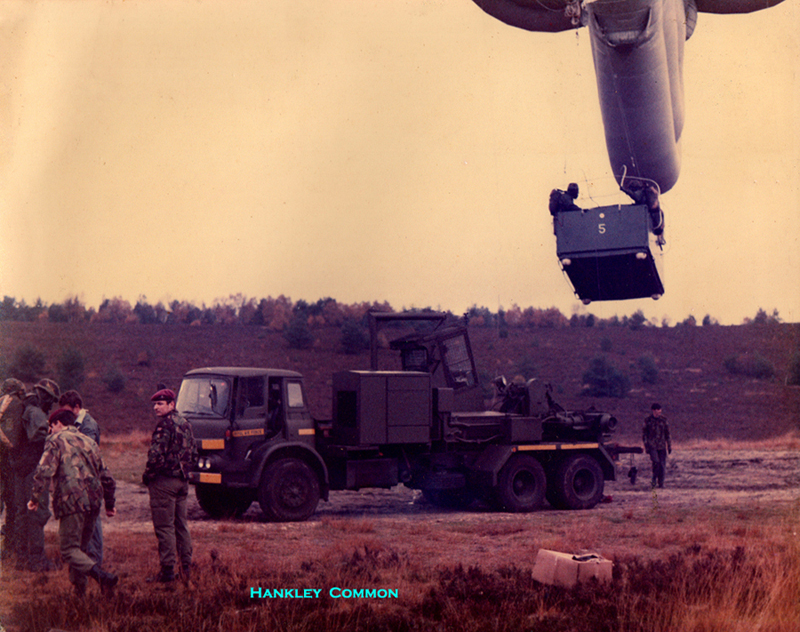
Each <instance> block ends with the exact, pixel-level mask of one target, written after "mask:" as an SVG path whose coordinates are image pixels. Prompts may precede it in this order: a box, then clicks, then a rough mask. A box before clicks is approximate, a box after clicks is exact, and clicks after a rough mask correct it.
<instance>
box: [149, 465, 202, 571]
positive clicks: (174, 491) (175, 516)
mask: <svg viewBox="0 0 800 632" xmlns="http://www.w3.org/2000/svg"><path fill="white" fill-rule="evenodd" d="M148 489H149V491H150V512H151V513H152V516H153V529H154V530H155V532H156V538H157V539H158V557H159V560H160V562H161V566H172V567H174V566H175V563H176V561H180V564H181V567H183V568H188V567H189V566H190V565H191V563H192V537H191V535H189V524H188V519H187V517H186V510H187V505H188V498H189V483H188V482H186V481H182V480H180V479H179V478H168V477H165V476H158V477H156V479H155V480H154V481H153V482H152V483H150V485H149V487H148ZM176 553H177V556H176Z"/></svg>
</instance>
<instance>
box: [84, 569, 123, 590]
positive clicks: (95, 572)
mask: <svg viewBox="0 0 800 632" xmlns="http://www.w3.org/2000/svg"><path fill="white" fill-rule="evenodd" d="M89 577H91V578H92V579H94V580H96V581H97V583H98V584H100V592H102V593H103V594H104V595H105V594H108V593H110V592H111V591H112V590H114V587H115V586H116V585H117V583H118V582H119V577H117V576H116V575H114V574H113V573H107V572H106V571H104V570H103V569H102V568H100V567H99V566H98V565H97V564H95V565H94V566H92V570H90V571H89Z"/></svg>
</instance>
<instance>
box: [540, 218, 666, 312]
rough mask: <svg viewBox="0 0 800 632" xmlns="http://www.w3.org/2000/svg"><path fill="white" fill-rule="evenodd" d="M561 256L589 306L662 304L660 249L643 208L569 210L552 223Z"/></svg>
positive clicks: (560, 259) (576, 290) (577, 289)
mask: <svg viewBox="0 0 800 632" xmlns="http://www.w3.org/2000/svg"><path fill="white" fill-rule="evenodd" d="M553 227H554V231H555V234H556V254H557V255H558V260H559V262H560V263H561V267H562V269H563V270H564V272H566V274H567V277H569V280H570V282H571V283H572V286H573V288H574V289H575V294H577V295H578V298H580V299H581V300H582V301H583V302H584V303H588V302H590V301H616V300H624V299H630V298H647V297H650V298H654V299H657V298H660V297H661V295H662V294H663V293H664V284H663V282H662V280H661V278H662V275H661V270H660V268H661V247H660V246H659V245H658V244H657V243H656V237H655V235H653V233H652V231H651V223H650V214H649V212H648V210H647V206H645V205H643V204H628V205H625V204H617V205H613V206H601V207H598V208H592V209H576V210H567V211H561V212H559V213H557V214H556V215H555V216H554V217H553Z"/></svg>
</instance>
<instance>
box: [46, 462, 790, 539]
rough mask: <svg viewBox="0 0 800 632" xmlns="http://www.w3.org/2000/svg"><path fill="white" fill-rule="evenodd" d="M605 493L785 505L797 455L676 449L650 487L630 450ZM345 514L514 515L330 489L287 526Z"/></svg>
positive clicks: (130, 508) (406, 492)
mask: <svg viewBox="0 0 800 632" xmlns="http://www.w3.org/2000/svg"><path fill="white" fill-rule="evenodd" d="M631 465H635V466H636V467H637V469H638V476H637V480H636V483H635V484H631V481H630V479H629V477H628V471H629V468H630V467H631ZM605 494H606V499H605V502H603V503H601V504H600V505H598V506H597V507H596V508H594V509H592V510H589V512H588V513H592V512H601V513H602V515H603V516H604V517H606V518H609V519H615V518H620V519H622V517H623V516H625V515H630V514H631V513H632V512H642V511H652V510H653V509H654V508H658V507H661V508H663V509H674V510H685V511H686V512H693V511H695V510H699V509H703V508H708V507H717V508H725V507H728V508H731V509H735V508H738V507H751V508H752V507H754V506H770V505H773V504H777V505H782V504H784V503H792V502H794V501H797V500H799V499H800V452H798V451H796V450H788V449H777V450H776V449H771V450H766V449H741V450H727V449H726V450H715V449H706V448H703V449H698V448H692V449H681V448H680V447H677V448H676V449H675V450H674V451H673V453H672V455H671V456H670V457H669V459H668V465H667V475H666V485H665V488H664V489H657V490H655V491H654V490H651V488H650V463H649V459H647V457H646V456H643V455H636V456H635V457H634V458H633V459H631V458H630V456H624V457H623V458H622V460H621V462H620V464H619V465H618V474H617V480H616V481H613V482H609V481H607V482H606V488H605ZM190 496H191V501H190V508H189V515H190V518H191V520H192V523H193V525H192V526H193V529H194V530H199V531H202V530H204V529H208V528H212V529H214V528H216V525H217V524H218V522H219V521H216V520H211V519H209V518H207V517H206V515H205V514H204V513H203V511H202V510H201V509H200V506H199V505H198V504H197V501H196V499H195V498H194V493H193V492H192V493H191V495H190ZM117 507H118V515H117V517H116V518H114V519H113V520H109V521H107V522H106V529H107V531H108V532H109V534H110V533H113V532H114V531H129V530H133V531H139V530H141V529H144V530H150V529H151V528H152V527H151V524H150V512H149V506H148V496H147V491H146V489H145V488H144V487H143V486H141V485H138V484H134V483H130V482H125V481H119V482H118V491H117ZM586 513H587V512H573V511H555V510H552V509H550V508H549V507H547V508H545V509H543V510H541V511H539V512H535V513H534V514H528V516H529V517H531V518H533V517H535V516H536V515H543V516H551V515H553V514H557V515H558V516H559V519H560V520H562V521H563V520H570V519H576V520H581V519H582V517H583V518H585V517H586ZM349 518H369V519H371V520H372V521H373V522H375V521H388V522H392V521H396V520H402V521H425V520H431V519H434V520H435V519H437V518H445V519H447V520H449V521H453V520H456V521H459V522H470V523H485V524H491V523H497V522H498V521H503V520H509V519H517V520H519V519H521V518H522V517H521V516H519V515H515V514H506V513H497V512H493V511H490V510H489V509H488V508H485V507H482V506H481V505H480V504H475V505H473V506H472V507H471V508H470V509H469V510H467V511H460V510H459V511H456V510H445V509H441V508H438V507H434V506H432V505H430V504H429V503H427V502H426V501H425V500H424V499H423V498H422V495H421V493H420V492H419V491H416V490H411V489H408V488H406V487H404V486H403V485H398V486H397V487H394V488H392V489H389V490H384V489H365V490H361V491H359V492H352V491H341V492H331V494H330V498H329V500H328V501H327V502H326V501H320V504H319V507H318V509H317V511H316V513H315V514H314V515H313V516H312V517H311V518H310V519H309V520H308V521H307V522H306V523H301V524H300V525H295V528H299V529H300V530H302V529H304V528H308V526H313V525H318V524H319V523H320V521H326V520H337V519H349ZM237 522H239V523H245V524H246V523H261V512H260V509H259V507H258V504H257V503H253V505H252V506H251V507H250V509H249V510H248V512H247V513H246V514H245V516H244V517H243V518H242V519H241V520H240V521H237ZM303 525H306V526H303ZM48 526H49V527H50V528H53V527H54V526H55V525H53V524H52V522H51V523H50V524H49V525H48ZM275 526H279V525H275ZM284 526H285V525H284ZM109 537H113V536H109Z"/></svg>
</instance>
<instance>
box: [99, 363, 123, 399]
mask: <svg viewBox="0 0 800 632" xmlns="http://www.w3.org/2000/svg"><path fill="white" fill-rule="evenodd" d="M101 380H102V381H103V384H105V385H106V388H107V389H108V390H109V391H110V392H112V393H121V392H122V391H123V390H125V383H126V381H127V380H126V379H125V376H124V375H123V374H122V371H120V370H119V367H117V366H109V367H108V368H106V370H105V373H103V377H102V378H101Z"/></svg>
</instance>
